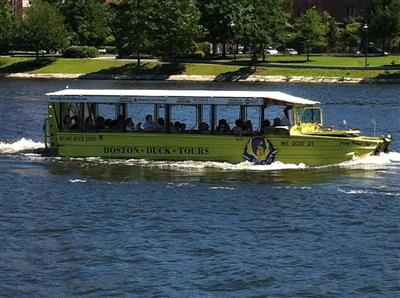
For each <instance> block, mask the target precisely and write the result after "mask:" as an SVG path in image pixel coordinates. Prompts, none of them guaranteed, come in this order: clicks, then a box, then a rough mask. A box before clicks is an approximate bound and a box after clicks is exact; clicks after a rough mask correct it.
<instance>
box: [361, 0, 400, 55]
mask: <svg viewBox="0 0 400 298" xmlns="http://www.w3.org/2000/svg"><path fill="white" fill-rule="evenodd" d="M365 23H366V24H368V26H369V29H368V31H369V32H368V33H369V36H370V39H371V40H376V41H378V42H379V43H380V45H381V47H382V48H386V49H388V48H390V45H391V42H392V40H393V39H394V38H396V37H399V36H400V0H370V5H369V9H368V10H367V13H366V17H365Z"/></svg>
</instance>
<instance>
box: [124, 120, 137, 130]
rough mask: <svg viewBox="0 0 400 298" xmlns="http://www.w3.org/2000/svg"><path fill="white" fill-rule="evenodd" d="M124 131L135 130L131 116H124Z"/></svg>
mask: <svg viewBox="0 0 400 298" xmlns="http://www.w3.org/2000/svg"><path fill="white" fill-rule="evenodd" d="M125 129H126V131H135V123H133V120H132V118H126V127H125Z"/></svg>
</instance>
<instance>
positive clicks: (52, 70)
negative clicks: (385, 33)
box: [0, 57, 400, 78]
mask: <svg viewBox="0 0 400 298" xmlns="http://www.w3.org/2000/svg"><path fill="white" fill-rule="evenodd" d="M275 58H276V59H277V58H278V57H273V59H275ZM280 58H282V57H280ZM284 58H286V59H287V60H288V61H294V60H290V59H295V58H297V59H299V57H284ZM328 58H330V60H329V59H328ZM328 58H327V57H318V59H320V60H318V61H314V62H311V63H324V64H323V65H328V63H333V62H332V61H333V60H332V59H336V57H328ZM393 58H394V57H391V59H393ZM396 58H398V57H396ZM269 59H271V60H272V58H271V57H269ZM312 59H313V60H314V57H313V58H312ZM315 59H316V58H315ZM337 59H338V60H336V61H337V62H338V63H339V62H340V61H342V62H341V63H344V62H343V61H353V60H346V59H354V61H353V62H352V63H355V64H356V63H358V62H359V60H357V59H359V58H343V57H338V58H337ZM343 59H345V60H343ZM385 59H386V60H385ZM369 60H370V63H373V64H374V65H379V63H386V62H387V61H389V60H390V58H389V57H374V58H369ZM276 61H277V60H276ZM324 61H325V62H324ZM357 61H358V62H357ZM296 64H298V63H296ZM349 64H350V62H349V63H347V66H349ZM307 65H312V64H308V63H307ZM321 65H322V64H321ZM0 73H33V74H110V75H176V74H183V75H203V76H224V77H227V78H229V77H232V78H238V77H240V78H243V77H247V76H250V75H263V76H306V77H339V78H343V77H346V78H400V71H399V70H392V71H385V70H363V69H361V70H342V69H322V68H313V69H308V68H291V67H290V65H288V67H284V68H281V67H280V68H277V67H268V65H266V66H265V65H263V66H260V67H258V68H257V70H256V71H254V68H253V67H249V66H245V65H235V64H232V61H230V60H227V61H226V63H221V62H219V63H217V64H215V63H180V64H178V65H172V64H170V63H165V62H159V61H156V60H153V61H147V62H144V63H143V64H142V67H141V68H140V69H138V68H137V67H136V61H131V60H115V59H109V60H95V59H63V58H45V59H40V60H39V61H38V62H36V61H35V60H34V59H32V58H18V57H1V58H0Z"/></svg>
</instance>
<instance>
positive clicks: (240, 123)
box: [232, 119, 243, 135]
mask: <svg viewBox="0 0 400 298" xmlns="http://www.w3.org/2000/svg"><path fill="white" fill-rule="evenodd" d="M235 125H236V126H235V127H234V128H232V133H233V134H234V135H241V134H242V133H243V121H242V119H237V120H236V121H235Z"/></svg>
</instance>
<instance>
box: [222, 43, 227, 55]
mask: <svg viewBox="0 0 400 298" xmlns="http://www.w3.org/2000/svg"><path fill="white" fill-rule="evenodd" d="M222 57H226V42H224V43H223V44H222Z"/></svg>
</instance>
